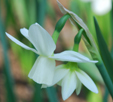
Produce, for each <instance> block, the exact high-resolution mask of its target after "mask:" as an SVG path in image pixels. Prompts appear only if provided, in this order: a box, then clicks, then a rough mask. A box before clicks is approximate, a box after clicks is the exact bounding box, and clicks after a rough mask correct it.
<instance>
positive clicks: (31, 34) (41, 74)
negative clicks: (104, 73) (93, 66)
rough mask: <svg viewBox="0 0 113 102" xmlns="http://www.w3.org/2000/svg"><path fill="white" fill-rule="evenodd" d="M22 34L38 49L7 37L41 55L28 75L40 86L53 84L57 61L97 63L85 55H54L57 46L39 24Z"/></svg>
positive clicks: (64, 53)
mask: <svg viewBox="0 0 113 102" xmlns="http://www.w3.org/2000/svg"><path fill="white" fill-rule="evenodd" d="M20 32H21V34H22V35H23V36H24V37H26V38H27V39H28V40H29V41H30V42H31V43H32V44H33V45H34V47H35V48H36V49H34V48H30V47H28V46H27V45H25V44H23V43H22V42H20V41H19V40H17V39H15V38H14V37H13V36H11V35H10V34H8V33H6V35H7V37H9V38H10V39H11V40H12V41H13V42H15V43H16V44H18V45H19V46H21V47H23V48H25V49H27V50H31V51H33V52H35V53H36V54H38V55H40V56H39V57H38V58H37V59H36V61H35V63H34V65H33V67H32V69H31V71H30V73H29V75H28V76H29V78H31V79H33V80H34V81H35V82H37V83H39V84H45V85H48V86H49V85H51V84H52V81H53V76H54V70H55V60H59V61H71V62H84V61H85V62H97V61H91V60H89V59H88V58H87V57H84V56H83V55H81V54H79V53H78V52H74V51H64V52H62V53H59V54H54V50H55V49H56V45H55V43H54V41H53V39H52V37H51V36H50V35H49V33H48V32H47V31H46V30H45V29H43V28H42V27H41V26H40V25H39V24H37V23H35V24H32V25H31V26H30V28H29V30H27V29H26V28H22V29H20Z"/></svg>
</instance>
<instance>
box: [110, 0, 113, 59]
mask: <svg viewBox="0 0 113 102" xmlns="http://www.w3.org/2000/svg"><path fill="white" fill-rule="evenodd" d="M110 13H111V19H110V20H111V33H112V41H111V44H112V47H111V56H112V59H113V0H112V9H111V12H110Z"/></svg>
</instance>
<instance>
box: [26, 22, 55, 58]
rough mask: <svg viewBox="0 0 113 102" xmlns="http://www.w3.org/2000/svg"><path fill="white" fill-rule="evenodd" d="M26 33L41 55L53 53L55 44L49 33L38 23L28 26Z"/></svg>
mask: <svg viewBox="0 0 113 102" xmlns="http://www.w3.org/2000/svg"><path fill="white" fill-rule="evenodd" d="M28 35H29V37H30V39H31V40H32V41H33V42H32V43H33V45H34V46H35V47H36V49H37V50H38V52H39V53H40V54H41V55H45V56H49V55H52V54H53V52H54V50H55V49H56V45H55V43H54V41H53V39H52V37H51V36H50V34H49V33H48V32H47V31H46V30H45V29H44V28H42V27H41V26H40V25H39V24H38V23H36V24H33V25H31V26H30V28H29V32H28Z"/></svg>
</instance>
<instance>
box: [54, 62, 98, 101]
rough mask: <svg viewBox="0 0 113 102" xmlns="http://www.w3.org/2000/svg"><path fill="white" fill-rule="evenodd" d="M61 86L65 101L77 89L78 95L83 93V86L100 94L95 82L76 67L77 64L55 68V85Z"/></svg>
mask: <svg viewBox="0 0 113 102" xmlns="http://www.w3.org/2000/svg"><path fill="white" fill-rule="evenodd" d="M55 83H57V84H59V85H60V86H61V87H62V89H61V93H62V98H63V100H66V99H68V98H69V97H70V96H71V94H72V93H73V92H74V90H75V89H76V94H77V95H78V94H79V93H80V91H81V87H82V84H83V85H84V86H85V87H87V88H88V89H89V90H90V91H92V92H94V93H98V89H97V87H96V85H95V84H94V82H93V80H92V79H91V78H90V77H89V76H88V75H87V74H86V73H85V72H84V71H82V70H80V69H79V68H78V67H76V65H75V63H73V64H71V63H70V62H69V63H68V64H67V65H64V64H63V65H59V66H57V67H56V68H55V74H54V78H53V84H55Z"/></svg>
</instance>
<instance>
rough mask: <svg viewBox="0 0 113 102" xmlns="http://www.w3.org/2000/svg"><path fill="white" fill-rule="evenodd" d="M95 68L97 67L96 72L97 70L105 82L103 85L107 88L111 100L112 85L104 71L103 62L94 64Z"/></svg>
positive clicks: (112, 93)
mask: <svg viewBox="0 0 113 102" xmlns="http://www.w3.org/2000/svg"><path fill="white" fill-rule="evenodd" d="M96 66H97V67H98V70H99V72H100V74H101V76H102V78H103V80H104V82H105V85H106V86H107V88H108V91H109V93H110V94H111V96H112V98H113V83H112V81H111V79H110V77H109V75H108V73H107V70H106V68H105V66H104V64H103V62H102V61H100V62H98V63H96Z"/></svg>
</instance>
